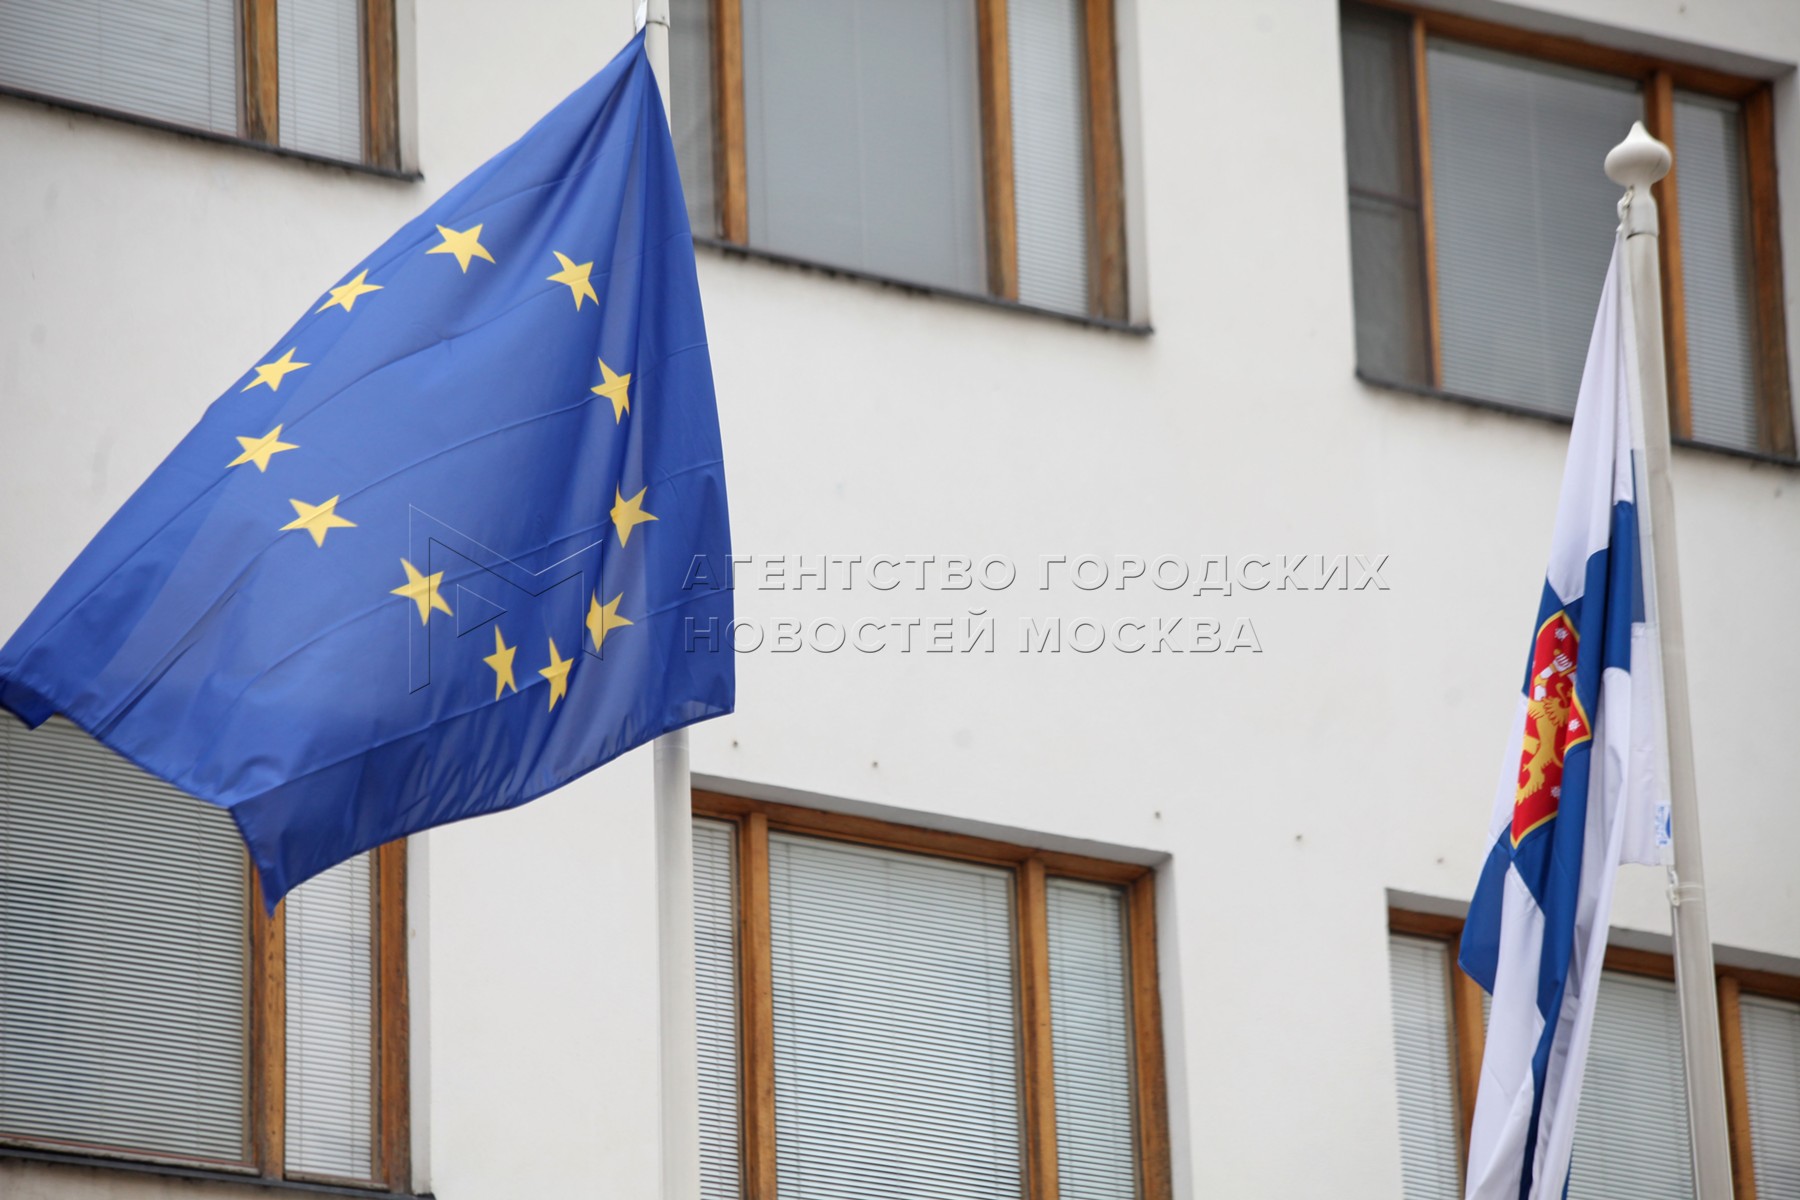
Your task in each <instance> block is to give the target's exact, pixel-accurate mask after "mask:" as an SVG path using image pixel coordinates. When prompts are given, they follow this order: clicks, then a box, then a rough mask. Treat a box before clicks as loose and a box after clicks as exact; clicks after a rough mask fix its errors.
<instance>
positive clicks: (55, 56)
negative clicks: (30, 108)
mask: <svg viewBox="0 0 1800 1200" xmlns="http://www.w3.org/2000/svg"><path fill="white" fill-rule="evenodd" d="M285 2H286V0H284V3H285ZM0 86H4V87H12V88H21V89H23V90H25V91H29V92H36V93H39V94H40V95H45V96H54V97H57V98H58V99H62V100H72V101H76V102H79V103H82V104H91V105H94V106H96V107H99V108H109V109H114V110H116V111H118V112H126V113H132V114H134V115H137V116H142V117H151V118H154V119H156V120H159V121H168V122H171V123H173V124H176V125H189V126H193V127H195V128H197V129H206V130H210V131H212V132H213V133H224V134H235V133H237V132H238V30H237V0H6V3H4V4H0Z"/></svg>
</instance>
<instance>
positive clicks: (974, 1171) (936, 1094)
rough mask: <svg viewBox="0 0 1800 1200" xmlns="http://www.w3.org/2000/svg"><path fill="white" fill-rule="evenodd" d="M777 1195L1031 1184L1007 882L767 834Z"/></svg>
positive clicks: (916, 1193)
mask: <svg viewBox="0 0 1800 1200" xmlns="http://www.w3.org/2000/svg"><path fill="white" fill-rule="evenodd" d="M769 891H770V900H771V927H772V935H773V936H772V943H771V945H772V961H771V965H772V968H773V981H774V1000H775V1140H776V1155H775V1157H776V1170H777V1175H778V1179H779V1188H778V1190H779V1192H780V1195H781V1200H919V1198H920V1197H926V1196H929V1197H932V1198H933V1200H1001V1198H1002V1197H1008V1196H1013V1197H1017V1196H1020V1195H1021V1194H1022V1189H1023V1180H1022V1177H1021V1168H1020V1157H1021V1153H1022V1144H1021V1139H1020V1123H1019V1069H1018V1052H1017V1049H1016V1046H1015V1040H1014V1036H1015V1035H1014V1015H1015V1012H1016V1007H1015V1005H1016V998H1015V993H1014V990H1013V954H1012V948H1013V927H1012V879H1011V876H1010V875H1009V874H1008V873H1007V872H1006V871H1002V870H996V869H994V868H991V867H981V866H973V865H970V864H965V863H958V862H951V861H947V860H941V859H933V858H926V857H923V856H921V855H911V854H896V853H890V852H888V851H883V850H873V849H867V848H864V847H860V846H851V845H843V844H838V843H833V842H823V841H817V840H814V839H810V838H801V837H791V836H787V835H771V836H770V838H769Z"/></svg>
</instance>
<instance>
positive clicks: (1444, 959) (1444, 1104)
mask: <svg viewBox="0 0 1800 1200" xmlns="http://www.w3.org/2000/svg"><path fill="white" fill-rule="evenodd" d="M1388 982H1389V986H1390V988H1391V989H1392V992H1393V1004H1394V1078H1395V1083H1396V1086H1397V1088H1398V1092H1399V1102H1400V1178H1401V1186H1402V1195H1404V1196H1405V1197H1406V1200H1439V1198H1442V1200H1460V1198H1461V1196H1462V1162H1461V1158H1462V1153H1461V1149H1460V1147H1461V1132H1460V1130H1459V1129H1458V1128H1457V1120H1458V1117H1457V1113H1458V1109H1457V1093H1456V1058H1455V1049H1454V1042H1455V1036H1454V1030H1452V1028H1451V1025H1450V947H1449V945H1448V944H1447V943H1445V942H1440V941H1436V940H1434V939H1431V938H1416V937H1406V936H1405V935H1403V934H1390V935H1389V937H1388Z"/></svg>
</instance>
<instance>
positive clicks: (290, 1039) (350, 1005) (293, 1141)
mask: <svg viewBox="0 0 1800 1200" xmlns="http://www.w3.org/2000/svg"><path fill="white" fill-rule="evenodd" d="M374 893H375V888H374V870H373V861H372V856H371V855H367V854H364V855H361V856H359V857H357V858H353V859H351V860H349V861H348V862H344V863H340V864H338V865H337V866H335V867H333V868H332V869H331V870H329V871H326V872H325V873H324V874H322V875H318V876H315V877H313V878H312V879H309V880H307V881H306V882H305V883H303V884H301V885H300V886H299V887H298V888H296V889H294V891H293V892H292V893H290V894H289V896H288V897H287V899H286V901H285V902H284V904H285V908H284V912H285V914H286V915H285V920H286V922H287V1137H286V1139H285V1140H286V1146H287V1169H288V1171H289V1173H291V1174H300V1175H323V1176H331V1177H334V1178H341V1179H359V1180H366V1179H372V1178H373V1177H374V1174H375V1036H376V1028H375V1012H376V1007H375V894H374Z"/></svg>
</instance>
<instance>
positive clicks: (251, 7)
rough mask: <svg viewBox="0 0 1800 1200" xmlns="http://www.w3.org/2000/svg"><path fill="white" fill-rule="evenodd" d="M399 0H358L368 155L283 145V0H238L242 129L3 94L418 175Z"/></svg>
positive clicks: (2, 90) (369, 169) (66, 99)
mask: <svg viewBox="0 0 1800 1200" xmlns="http://www.w3.org/2000/svg"><path fill="white" fill-rule="evenodd" d="M394 4H395V0H359V7H358V19H359V21H360V23H361V25H362V64H361V76H362V79H361V95H362V115H363V156H362V158H360V159H341V158H331V157H328V156H326V155H320V154H313V153H310V152H308V151H304V150H294V149H291V148H289V147H287V146H283V145H282V144H281V70H280V62H279V54H280V35H279V27H278V25H277V21H276V5H277V0H237V31H238V37H237V41H238V96H237V131H236V132H235V133H217V132H215V131H213V130H211V129H207V128H203V127H200V126H193V125H183V124H181V123H179V122H176V121H168V120H164V119H162V118H160V117H153V116H146V115H145V114H143V113H137V112H132V111H130V110H128V109H118V108H107V107H105V106H103V105H99V104H93V103H89V102H87V101H85V100H82V99H80V98H78V97H73V96H60V95H51V94H47V93H41V92H34V91H30V90H28V89H23V88H15V87H9V86H4V85H0V95H9V96H18V97H21V98H23V99H26V100H33V101H37V102H38V103H41V104H49V105H53V106H55V107H57V108H64V109H69V110H72V111H74V112H81V113H88V114H90V115H92V116H97V117H106V118H109V119H112V120H116V121H125V122H128V123H130V124H132V125H143V126H147V127H148V128H151V129H163V130H168V131H170V132H172V133H179V134H182V135H183V136H186V137H193V138H199V139H201V140H203V141H209V142H224V143H228V144H232V145H241V146H254V147H256V148H257V149H259V150H268V151H270V152H272V153H275V154H279V155H281V156H283V157H285V158H299V159H305V160H307V161H310V162H322V163H330V164H332V165H333V166H340V167H348V168H350V169H351V170H354V171H362V172H366V173H368V174H374V175H388V176H394V177H398V178H402V179H409V180H410V179H417V178H419V174H418V172H416V171H408V170H406V169H405V168H404V167H403V166H402V164H401V161H400V92H399V85H398V79H399V67H398V55H399V49H398V38H397V34H396V25H395V16H394Z"/></svg>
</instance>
